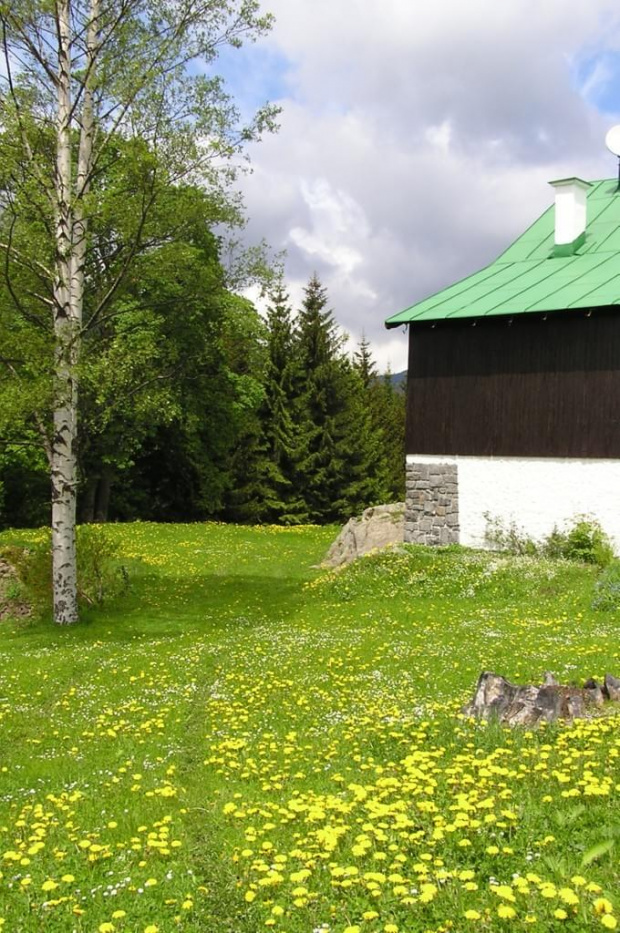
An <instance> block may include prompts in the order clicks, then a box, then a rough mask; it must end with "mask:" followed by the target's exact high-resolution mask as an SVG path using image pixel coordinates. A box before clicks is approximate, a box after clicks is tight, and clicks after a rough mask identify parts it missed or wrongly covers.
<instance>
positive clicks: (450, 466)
mask: <svg viewBox="0 0 620 933" xmlns="http://www.w3.org/2000/svg"><path fill="white" fill-rule="evenodd" d="M405 543H407V544H433V545H438V544H458V543H459V487H458V468H457V465H456V464H455V463H415V462H413V463H412V462H408V463H407V495H406V508H405Z"/></svg>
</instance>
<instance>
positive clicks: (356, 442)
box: [0, 192, 404, 528]
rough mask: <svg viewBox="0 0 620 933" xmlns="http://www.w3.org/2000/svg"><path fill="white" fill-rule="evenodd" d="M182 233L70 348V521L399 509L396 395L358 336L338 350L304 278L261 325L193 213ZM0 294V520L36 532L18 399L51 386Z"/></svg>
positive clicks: (44, 472) (29, 438)
mask: <svg viewBox="0 0 620 933" xmlns="http://www.w3.org/2000/svg"><path fill="white" fill-rule="evenodd" d="M185 194H186V195H189V193H188V192H186V193H185ZM192 195H193V197H195V198H196V201H197V203H198V204H201V201H202V199H201V198H200V196H199V192H193V193H192ZM202 206H203V210H204V204H202ZM183 234H184V235H183V237H181V236H180V235H178V236H177V237H175V239H173V240H171V241H169V242H166V243H165V244H163V245H162V246H161V247H159V248H158V249H156V250H153V251H152V252H151V253H149V254H148V255H147V256H145V257H143V258H142V260H141V261H140V264H139V266H138V269H137V271H136V272H135V274H134V276H132V280H131V281H130V282H129V283H128V284H127V286H126V288H124V289H123V291H122V292H121V293H120V294H119V295H118V296H117V299H116V301H115V304H114V306H113V307H114V308H116V311H117V313H112V314H108V316H107V317H108V319H107V320H106V321H104V322H102V323H101V324H100V325H99V326H97V327H96V328H94V329H93V331H92V333H91V334H90V335H89V338H88V340H87V341H85V344H84V349H83V356H82V361H81V395H80V403H79V421H80V429H81V430H80V435H79V453H78V464H79V487H78V496H77V499H78V502H77V508H78V520H79V521H80V522H81V523H88V522H106V521H131V520H154V521H166V522H167V521H202V520H205V519H217V520H221V521H232V522H238V523H244V524H245V523H251V524H255V523H278V524H301V523H308V522H311V523H319V524H322V523H326V522H335V521H340V520H342V519H346V518H347V517H349V516H351V515H353V514H356V513H358V512H359V511H361V510H362V509H364V508H365V507H367V506H368V505H371V504H376V503H378V502H389V501H398V500H399V499H402V498H403V496H404V469H403V460H404V391H403V387H402V385H395V384H394V381H393V379H392V376H391V374H390V373H389V372H388V373H386V374H383V375H379V373H378V371H377V367H376V365H375V363H374V361H373V358H372V353H371V349H370V346H369V343H368V341H367V340H366V339H362V341H361V342H360V343H359V345H358V347H357V348H356V350H355V351H354V352H353V353H352V354H347V353H346V352H345V349H344V344H345V339H346V338H345V334H344V333H343V331H342V330H341V329H340V328H339V327H338V325H337V323H336V321H335V319H334V315H333V313H332V312H331V310H330V307H329V299H328V295H327V293H326V290H325V289H324V288H323V286H322V285H321V282H320V281H319V279H318V278H317V277H316V276H313V277H312V279H311V280H310V281H309V282H308V284H307V286H306V288H305V292H304V298H303V302H302V305H301V307H300V308H299V309H297V310H296V309H293V308H292V306H291V302H290V300H289V297H288V294H287V291H286V287H285V285H284V283H283V282H282V280H281V279H277V280H276V281H275V282H273V283H272V285H271V287H270V289H269V295H268V301H267V312H266V315H264V316H261V315H260V314H259V313H258V311H257V310H256V309H255V308H254V307H253V305H252V304H251V303H250V302H249V301H248V300H247V299H245V298H242V297H239V295H237V294H235V293H234V291H233V290H231V289H230V288H228V287H227V285H226V272H225V270H224V268H223V266H222V264H221V263H220V261H219V257H218V239H217V237H216V236H215V235H214V234H213V233H212V232H211V231H210V229H209V225H208V222H207V219H206V218H205V216H204V213H203V212H200V211H197V216H196V218H195V220H194V222H193V224H192V225H191V226H190V225H189V224H188V225H187V227H186V229H185V230H184V231H183ZM3 297H4V300H3V304H2V313H1V315H0V342H1V344H2V346H3V347H4V348H6V347H9V346H11V345H12V346H13V347H14V349H12V350H11V356H12V360H11V366H10V368H9V367H8V366H7V367H5V368H4V369H0V398H1V399H2V411H1V413H0V527H4V528H7V527H36V526H40V525H45V524H49V521H50V482H49V467H48V464H47V462H46V458H45V451H44V447H43V445H42V444H41V442H40V437H39V434H38V431H37V426H36V423H35V421H34V418H33V415H32V408H33V405H32V399H33V396H35V395H38V396H39V397H42V398H45V396H46V391H47V388H48V383H49V380H48V379H47V374H46V372H45V368H44V367H41V365H40V363H39V365H38V366H37V361H36V360H35V359H33V357H34V354H35V353H37V352H42V349H43V348H42V347H41V340H40V337H39V334H37V328H36V327H28V326H27V322H24V321H23V319H22V320H19V319H18V317H17V314H16V313H15V312H14V310H13V307H12V304H11V300H10V295H8V294H7V293H6V287H5V290H4V296H3ZM37 338H39V339H37ZM41 369H43V372H41ZM11 370H13V372H12V371H11ZM15 371H18V372H19V375H20V380H19V383H20V385H19V391H17V390H16V387H15V381H16V380H15V376H14V372H15ZM33 373H37V377H36V378H35V377H34V376H33Z"/></svg>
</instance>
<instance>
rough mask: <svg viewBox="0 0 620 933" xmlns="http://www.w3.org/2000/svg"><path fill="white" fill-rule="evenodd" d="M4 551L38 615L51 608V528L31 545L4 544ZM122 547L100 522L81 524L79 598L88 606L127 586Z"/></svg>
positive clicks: (78, 535)
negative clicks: (120, 555) (120, 547)
mask: <svg viewBox="0 0 620 933" xmlns="http://www.w3.org/2000/svg"><path fill="white" fill-rule="evenodd" d="M2 555H3V556H4V557H5V558H6V559H7V560H8V562H9V563H10V564H11V566H12V567H13V568H14V569H15V573H16V574H17V578H18V581H19V585H20V588H21V590H22V591H23V594H24V598H25V599H26V601H27V602H28V604H29V605H30V606H31V607H32V610H33V613H34V614H35V615H39V616H40V615H42V614H43V613H45V612H49V611H50V610H51V605H52V553H51V535H50V533H49V531H48V530H45V531H43V532H42V533H41V539H40V540H39V541H37V542H35V543H31V544H29V545H28V547H18V546H11V547H7V548H4V549H3V551H2ZM118 556H119V549H118V545H117V544H116V542H115V541H114V540H113V538H112V537H111V536H110V534H109V532H108V531H107V530H106V529H105V528H104V527H102V526H101V525H82V526H81V527H80V528H78V531H77V572H78V599H79V601H80V602H81V603H82V604H86V605H88V606H93V605H98V606H101V605H102V604H103V603H104V602H105V601H106V600H107V599H111V598H112V597H114V596H119V595H121V594H122V593H123V592H125V590H126V589H127V586H128V574H127V570H126V568H125V567H124V566H123V565H122V564H119V562H118Z"/></svg>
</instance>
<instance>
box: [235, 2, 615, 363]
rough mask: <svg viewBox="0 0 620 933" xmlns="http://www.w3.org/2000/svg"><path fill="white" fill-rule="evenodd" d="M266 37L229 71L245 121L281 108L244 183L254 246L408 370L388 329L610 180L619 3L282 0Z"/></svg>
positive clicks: (398, 337) (297, 293)
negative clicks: (548, 215)
mask: <svg viewBox="0 0 620 933" xmlns="http://www.w3.org/2000/svg"><path fill="white" fill-rule="evenodd" d="M263 5H264V8H265V9H268V10H270V11H272V12H273V13H274V14H275V17H276V25H275V28H274V30H273V32H272V33H271V35H270V36H269V37H268V38H267V39H263V40H261V41H260V42H259V43H258V44H256V45H254V46H251V47H249V48H247V49H244V50H242V51H240V52H234V53H233V52H231V53H227V54H226V55H225V56H224V58H223V59H222V61H221V63H220V64H221V67H222V68H223V70H224V73H225V75H226V77H227V80H228V83H229V86H230V89H231V91H232V92H233V94H234V95H235V97H236V98H237V100H238V102H239V103H240V105H241V106H242V108H244V109H246V110H247V109H249V108H251V107H254V106H256V105H259V104H261V103H263V102H264V101H265V100H266V99H269V100H271V101H273V102H277V103H279V104H280V105H281V106H282V116H281V120H280V123H281V129H280V131H279V133H278V134H277V135H275V136H273V137H269V138H267V139H265V140H264V141H263V142H262V143H260V144H259V145H256V146H253V147H252V149H251V152H250V155H251V159H252V163H253V167H254V171H253V173H252V174H251V175H249V176H248V177H247V178H246V179H245V180H244V181H243V190H244V195H245V201H246V205H247V211H248V215H249V218H250V220H249V224H248V229H247V237H248V240H249V241H258V240H260V239H261V238H263V237H265V238H266V239H267V240H268V242H269V243H270V244H271V246H272V247H273V248H274V249H275V250H282V249H284V250H286V280H287V284H288V286H289V290H290V293H291V296H292V298H293V301H294V302H296V303H297V302H298V301H299V299H300V297H301V294H302V288H303V285H304V284H305V283H306V282H307V280H308V278H309V276H310V275H311V274H312V273H313V272H314V271H316V272H317V273H318V275H319V277H320V278H321V279H322V281H323V284H324V285H325V286H326V287H327V289H328V292H329V296H330V302H331V307H332V309H333V312H334V315H335V317H336V319H337V320H338V322H339V324H340V325H341V326H342V327H343V328H344V329H345V330H346V331H348V332H349V334H350V335H351V337H352V340H353V341H357V340H358V339H359V338H360V336H361V335H362V333H365V334H366V336H367V337H368V339H369V340H370V341H371V343H372V347H373V351H374V355H375V357H376V359H377V361H378V362H379V364H380V366H381V368H382V369H383V368H385V367H387V365H388V364H389V365H390V366H391V368H392V370H393V371H395V372H397V371H400V370H402V369H404V368H405V367H406V342H407V338H406V336H405V334H404V333H403V332H402V331H400V330H396V331H394V330H392V331H387V330H385V327H384V320H385V318H386V317H388V316H389V315H391V314H395V313H396V312H398V311H401V310H403V309H404V308H406V307H408V306H409V305H411V304H413V303H414V302H415V301H417V300H419V299H421V298H424V297H426V296H427V295H429V294H431V293H433V292H434V291H437V290H438V289H440V288H442V287H443V286H445V285H447V284H450V283H451V282H453V281H456V280H457V279H459V278H462V277H463V276H465V275H467V274H469V273H470V272H473V271H475V270H476V269H479V268H480V267H482V266H484V265H485V264H486V263H488V262H489V261H491V260H492V259H494V258H495V256H496V255H497V254H498V253H499V252H501V251H502V250H503V249H504V248H505V247H506V246H507V245H508V244H509V243H510V242H511V241H512V240H513V239H514V238H515V237H516V236H517V235H518V234H519V233H520V232H521V231H522V230H523V229H524V228H525V227H526V226H528V225H529V224H530V223H531V222H532V221H533V220H534V219H535V218H536V217H537V216H538V215H539V214H540V213H541V212H542V211H543V210H544V209H545V208H546V207H547V206H548V205H549V204H550V203H551V202H552V200H553V198H552V190H551V188H549V186H548V184H547V182H548V181H550V180H552V179H555V178H561V177H566V176H567V175H578V176H580V177H583V178H585V179H589V180H591V179H595V178H603V177H611V176H613V175H615V173H616V170H617V169H616V162H615V159H614V157H613V156H611V155H610V154H609V153H608V152H607V151H606V149H605V146H604V137H605V132H606V130H607V129H608V128H609V127H610V126H611V125H613V124H614V123H616V122H620V9H619V7H618V3H617V0H585V2H584V0H467V2H466V3H464V2H462V0H431V2H428V0H424V2H422V0H269V2H264V4H263Z"/></svg>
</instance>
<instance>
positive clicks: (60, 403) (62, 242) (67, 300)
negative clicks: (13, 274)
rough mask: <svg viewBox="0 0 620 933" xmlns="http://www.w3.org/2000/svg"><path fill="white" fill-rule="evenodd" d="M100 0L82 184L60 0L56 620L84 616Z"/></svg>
mask: <svg viewBox="0 0 620 933" xmlns="http://www.w3.org/2000/svg"><path fill="white" fill-rule="evenodd" d="M99 2H100V0H91V8H90V19H89V25H88V38H87V46H88V63H87V64H88V67H89V76H88V77H87V79H86V86H85V87H84V89H83V97H82V104H81V119H80V143H79V152H78V164H77V174H76V179H75V188H74V182H73V178H72V158H71V117H72V112H71V110H72V108H71V57H70V39H71V35H70V10H69V3H70V0H57V3H56V21H57V30H58V66H59V67H58V111H57V125H56V134H57V149H56V279H55V283H54V299H55V309H54V336H55V357H54V360H55V367H54V379H55V399H56V401H55V410H54V435H53V440H52V454H51V461H52V462H51V476H52V580H53V593H54V621H55V622H57V623H59V624H61V625H69V624H71V623H73V622H77V620H78V605H77V554H76V494H77V449H76V448H77V426H78V425H77V422H78V408H77V406H78V375H77V365H78V362H79V350H80V340H81V327H82V308H83V303H84V260H85V255H86V237H87V233H88V230H87V221H86V217H85V212H84V207H83V199H84V197H85V196H86V194H87V193H88V183H89V175H90V170H91V166H92V149H93V132H94V121H93V99H92V81H93V71H94V69H93V68H92V67H91V66H92V65H93V62H94V56H95V54H96V44H97V35H98V19H99Z"/></svg>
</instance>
